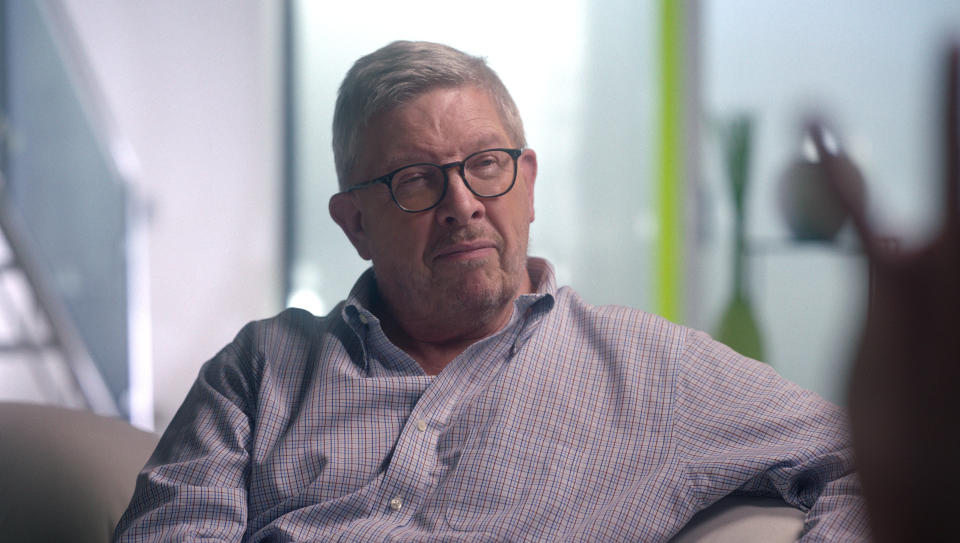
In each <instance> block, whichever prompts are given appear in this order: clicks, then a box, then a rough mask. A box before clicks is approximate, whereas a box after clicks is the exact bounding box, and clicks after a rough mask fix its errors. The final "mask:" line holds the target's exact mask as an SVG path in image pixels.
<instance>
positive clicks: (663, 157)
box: [655, 0, 684, 322]
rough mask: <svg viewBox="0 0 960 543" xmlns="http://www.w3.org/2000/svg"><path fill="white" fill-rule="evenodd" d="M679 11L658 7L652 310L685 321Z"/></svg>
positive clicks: (678, 5) (678, 1) (671, 2)
mask: <svg viewBox="0 0 960 543" xmlns="http://www.w3.org/2000/svg"><path fill="white" fill-rule="evenodd" d="M683 8H684V3H683V1H682V0H661V1H660V48H659V49H660V118H659V140H660V141H659V157H658V160H657V168H658V171H657V207H658V209H657V212H658V218H659V228H658V239H657V264H656V266H657V270H656V286H655V288H656V310H657V312H658V313H659V314H661V315H663V316H664V317H666V318H668V319H670V320H672V321H674V322H682V321H683V305H684V304H683V291H684V289H683V276H684V270H683V203H684V202H683V196H684V192H683V189H684V183H683V145H682V136H683V130H682V127H683V101H684V93H683V38H684V36H683V11H684V10H683Z"/></svg>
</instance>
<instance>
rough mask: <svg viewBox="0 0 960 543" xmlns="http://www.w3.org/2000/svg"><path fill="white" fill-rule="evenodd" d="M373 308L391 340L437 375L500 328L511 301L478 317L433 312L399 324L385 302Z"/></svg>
mask: <svg viewBox="0 0 960 543" xmlns="http://www.w3.org/2000/svg"><path fill="white" fill-rule="evenodd" d="M518 294H519V293H518ZM380 301H381V302H383V300H382V299H381V300H380ZM374 312H375V313H376V314H377V316H378V317H379V318H380V323H381V326H382V327H383V331H384V333H385V334H386V336H387V337H388V338H389V339H390V341H392V342H393V343H394V345H396V346H397V347H399V348H400V349H402V350H403V351H404V352H406V353H407V354H409V355H410V356H411V357H413V359H414V360H416V361H417V363H418V364H420V367H421V368H423V371H424V372H426V373H427V375H436V374H438V373H440V372H441V371H442V370H443V368H445V367H446V366H447V364H449V363H450V362H452V361H453V360H454V359H455V358H456V357H458V356H460V353H462V352H463V351H465V350H466V349H467V348H468V347H469V346H470V345H473V344H474V343H476V342H477V341H480V340H481V339H483V338H485V337H489V336H491V335H493V334H495V333H497V332H499V331H500V330H501V329H503V328H504V327H505V326H506V325H507V323H509V322H510V317H511V316H512V315H513V301H512V300H511V301H510V302H509V303H507V304H505V305H504V306H503V307H502V308H501V309H500V310H499V311H497V312H495V313H493V314H490V315H488V316H486V318H483V319H479V321H478V319H476V318H475V316H473V315H469V314H466V313H464V314H461V315H457V316H456V317H457V318H452V319H451V318H442V319H438V318H436V317H437V316H436V315H432V316H431V318H425V319H406V320H404V321H403V323H402V324H401V322H400V320H398V319H397V318H395V317H394V315H395V314H394V312H393V311H391V310H390V308H389V307H388V306H387V305H386V304H385V303H380V304H377V307H376V308H375V309H374Z"/></svg>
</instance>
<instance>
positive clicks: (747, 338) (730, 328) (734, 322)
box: [717, 249, 764, 361]
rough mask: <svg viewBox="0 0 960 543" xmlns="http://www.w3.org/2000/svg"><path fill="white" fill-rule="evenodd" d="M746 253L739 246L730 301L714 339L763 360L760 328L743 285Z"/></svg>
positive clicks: (743, 353) (741, 352) (746, 354)
mask: <svg viewBox="0 0 960 543" xmlns="http://www.w3.org/2000/svg"><path fill="white" fill-rule="evenodd" d="M745 258H746V256H745V255H744V254H743V251H742V249H740V250H738V254H737V255H735V256H734V259H735V260H736V261H737V262H735V263H734V270H735V271H734V273H735V275H734V287H733V293H732V294H731V297H730V301H729V302H727V306H726V309H724V311H723V316H722V317H721V318H720V325H719V326H718V327H717V340H718V341H720V342H721V343H724V344H726V345H727V346H729V347H730V348H732V349H733V350H735V351H737V352H738V353H740V354H742V355H743V356H748V357H750V358H753V359H755V360H760V361H763V359H764V353H763V340H762V339H761V337H760V327H759V325H758V324H757V318H756V315H755V313H754V310H753V304H752V303H751V302H750V296H749V294H748V293H747V291H746V288H745V287H744V283H745V277H744V274H743V273H742V270H743V267H744V263H745V262H744V260H745Z"/></svg>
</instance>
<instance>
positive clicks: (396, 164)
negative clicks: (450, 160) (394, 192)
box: [383, 134, 513, 173]
mask: <svg viewBox="0 0 960 543" xmlns="http://www.w3.org/2000/svg"><path fill="white" fill-rule="evenodd" d="M512 145H513V144H512V143H509V142H506V141H504V140H503V136H502V135H498V134H488V135H484V136H481V137H479V138H477V139H476V140H475V141H474V144H473V145H471V147H470V150H469V151H467V153H466V154H464V155H463V156H461V157H458V159H464V158H466V156H467V154H469V153H475V152H477V151H482V150H484V149H496V148H501V147H510V146H512ZM430 155H431V153H430V151H426V150H416V151H403V152H400V153H397V154H393V155H390V156H388V157H386V159H385V160H384V162H383V164H384V169H385V170H386V171H385V172H384V173H386V172H389V171H393V170H395V169H397V168H402V167H404V166H406V165H408V164H416V163H420V162H429V163H432V164H436V163H437V161H436V160H435V159H434V158H433V157H431V156H430Z"/></svg>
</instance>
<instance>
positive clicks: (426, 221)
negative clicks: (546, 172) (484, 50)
mask: <svg viewBox="0 0 960 543" xmlns="http://www.w3.org/2000/svg"><path fill="white" fill-rule="evenodd" d="M513 146H514V142H512V141H511V140H510V138H509V137H508V136H507V132H506V130H505V129H504V127H503V124H502V122H501V120H500V116H499V115H498V113H497V109H496V106H495V105H494V102H493V100H492V99H491V98H490V96H489V95H488V93H486V92H485V91H482V90H480V89H477V88H475V87H472V86H465V87H455V88H440V89H435V90H432V91H429V92H427V93H425V94H423V95H421V96H419V97H418V98H416V99H414V100H412V101H410V102H408V103H406V104H404V105H402V106H400V107H397V108H395V109H393V110H390V111H387V112H385V113H383V114H381V115H378V116H376V117H374V118H373V119H372V122H371V123H370V124H369V126H368V127H367V128H366V130H365V131H364V133H363V137H362V139H361V152H360V156H359V158H358V161H357V167H356V168H355V170H354V172H353V175H352V179H351V184H355V183H358V182H362V181H366V180H369V179H373V178H375V177H378V176H381V175H383V174H385V173H387V172H390V171H393V170H395V169H397V168H399V167H401V166H405V165H407V164H412V163H416V162H432V163H435V164H446V163H448V162H454V161H459V160H462V159H463V158H465V157H466V156H467V155H469V154H471V153H474V152H476V151H480V150H482V149H489V148H493V147H506V148H509V147H513ZM536 169H537V162H536V155H535V154H534V153H533V151H531V150H527V151H525V152H524V154H523V155H521V156H520V158H519V159H518V167H517V181H516V185H514V187H513V189H512V190H511V191H510V192H509V193H507V194H505V195H503V196H500V197H498V198H492V199H484V198H478V197H476V196H474V195H473V194H472V193H471V192H470V191H469V189H467V187H466V186H465V185H464V183H463V179H461V177H460V174H459V171H458V170H457V169H456V168H450V169H448V170H447V174H448V176H449V185H448V188H447V193H446V195H445V196H444V198H443V200H442V201H441V202H440V204H439V205H438V206H437V207H435V208H433V209H430V210H428V211H424V212H420V213H406V212H404V211H402V210H400V209H399V208H398V207H397V206H396V205H395V204H394V203H393V201H392V200H391V198H390V193H389V190H388V188H387V187H386V185H377V186H374V187H372V188H367V189H363V190H359V191H356V192H353V193H348V194H341V195H337V196H335V197H334V199H332V200H331V206H330V209H331V214H332V215H333V216H334V219H335V220H336V221H337V223H338V224H340V226H341V227H343V229H344V231H345V232H346V233H347V235H348V236H349V237H350V240H351V242H353V244H354V246H355V247H356V248H357V251H358V252H359V254H360V256H361V257H363V258H365V259H371V260H372V261H373V268H374V272H375V274H376V277H377V284H378V287H379V288H380V291H381V293H382V294H383V296H384V297H385V298H386V300H387V301H388V303H389V304H390V305H391V306H392V307H393V308H394V311H395V312H400V313H402V314H404V315H406V316H408V317H410V318H424V319H429V318H430V317H431V316H440V315H445V314H450V313H451V312H455V313H459V314H471V318H484V313H489V312H494V313H496V312H502V310H503V309H504V307H505V305H506V304H508V303H509V302H511V301H512V300H513V299H514V298H515V297H516V296H517V295H518V294H520V293H521V292H524V291H528V290H529V289H530V281H529V277H528V275H527V271H526V254H527V239H528V232H529V227H530V222H532V221H533V216H534V213H533V184H534V181H535V179H536ZM338 199H339V200H338Z"/></svg>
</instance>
